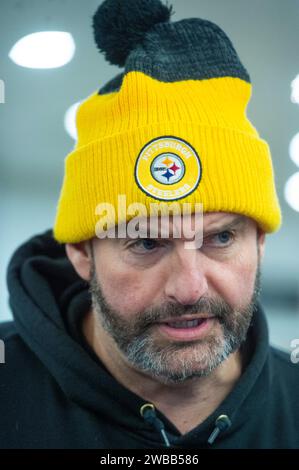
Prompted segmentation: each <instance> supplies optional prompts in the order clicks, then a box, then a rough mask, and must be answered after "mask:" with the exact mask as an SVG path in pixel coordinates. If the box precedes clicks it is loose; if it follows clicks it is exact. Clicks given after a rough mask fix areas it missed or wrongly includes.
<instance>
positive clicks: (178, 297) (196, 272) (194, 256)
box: [165, 248, 208, 305]
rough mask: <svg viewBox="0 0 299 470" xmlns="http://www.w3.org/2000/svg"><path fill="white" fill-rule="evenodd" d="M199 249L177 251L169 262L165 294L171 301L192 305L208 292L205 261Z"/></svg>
mask: <svg viewBox="0 0 299 470" xmlns="http://www.w3.org/2000/svg"><path fill="white" fill-rule="evenodd" d="M201 261H202V260H201V259H200V254H199V252H198V250H196V249H194V250H186V249H184V248H183V251H180V252H178V251H176V252H175V253H174V254H173V257H172V259H171V260H170V263H169V275H168V278H167V281H166V284H165V295H166V297H167V298H168V299H169V300H171V301H176V302H179V303H181V304H183V305H192V304H194V303H196V302H197V301H198V300H199V299H200V297H202V296H203V295H206V294H207V292H208V281H207V278H206V273H205V267H204V263H203V262H201Z"/></svg>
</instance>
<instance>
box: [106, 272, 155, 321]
mask: <svg viewBox="0 0 299 470" xmlns="http://www.w3.org/2000/svg"><path fill="white" fill-rule="evenodd" d="M100 279H101V286H102V289H103V293H104V296H105V298H106V300H107V302H108V303H109V304H110V306H111V307H112V308H113V309H114V310H116V311H117V312H118V313H119V314H120V315H122V316H124V317H129V316H133V315H134V314H136V313H137V312H141V311H143V310H144V309H146V308H149V307H150V306H152V305H153V303H154V301H155V298H156V296H157V297H158V295H159V289H160V287H159V286H160V285H161V282H160V278H159V276H157V275H156V274H155V275H153V273H151V272H140V271H138V272H136V271H135V270H134V269H126V270H124V271H121V270H116V269H113V270H111V271H108V270H107V269H103V271H102V272H100Z"/></svg>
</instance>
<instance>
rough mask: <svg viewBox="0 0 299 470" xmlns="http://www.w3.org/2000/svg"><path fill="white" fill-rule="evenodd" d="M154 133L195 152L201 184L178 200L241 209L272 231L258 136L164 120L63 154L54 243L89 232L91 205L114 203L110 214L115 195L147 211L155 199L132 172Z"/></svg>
mask: <svg viewBox="0 0 299 470" xmlns="http://www.w3.org/2000/svg"><path fill="white" fill-rule="evenodd" d="M160 136H161V137H163V136H174V137H176V138H178V139H180V138H182V139H184V141H187V142H189V143H190V144H191V145H192V147H193V148H194V149H195V151H196V152H197V154H198V156H199V159H200V162H201V171H202V174H201V180H200V184H199V185H198V187H197V188H196V189H195V190H194V191H193V192H192V193H191V194H189V195H188V196H187V197H185V198H184V202H189V203H192V204H195V203H202V204H203V211H204V212H211V211H225V212H236V213H240V214H244V215H246V216H248V217H252V218H253V219H255V220H256V222H257V223H258V224H259V226H260V227H261V229H262V230H264V231H265V232H267V233H270V232H274V231H275V230H277V229H278V228H279V226H280V224H281V213H280V207H279V202H278V198H277V194H276V190H275V184H274V174H273V167H272V161H271V156H270V151H269V147H268V144H267V143H266V142H265V141H264V140H262V139H260V138H256V137H254V136H252V135H249V134H247V133H244V132H240V131H237V130H234V129H230V128H223V127H213V126H203V125H196V124H194V122H193V123H187V122H176V123H170V122H167V123H158V124H153V125H148V126H146V127H141V128H137V129H135V130H133V131H130V132H126V133H122V134H117V135H113V136H109V137H107V138H104V139H101V140H100V141H94V142H91V143H90V144H88V145H86V146H84V147H81V148H80V149H77V150H74V151H73V152H71V153H70V154H69V155H68V156H67V158H66V161H65V176H64V182H63V186H62V190H61V194H60V200H59V203H58V208H57V216H56V221H55V226H54V236H55V238H56V239H57V240H58V241H59V242H61V243H66V242H68V243H75V242H79V241H82V240H87V239H90V238H92V237H94V236H96V233H95V227H96V223H97V221H98V215H97V214H96V207H97V205H98V204H99V203H103V202H106V203H110V204H113V205H114V207H115V211H116V215H117V204H118V195H126V201H127V205H129V204H131V203H134V202H139V203H143V204H144V205H145V206H146V207H147V208H148V210H149V209H150V203H157V202H158V201H157V200H156V199H154V198H152V197H150V196H149V195H147V194H146V193H145V192H143V191H142V189H141V188H140V187H139V186H138V184H137V182H136V180H135V175H134V169H135V163H136V158H137V156H138V154H139V153H140V151H141V149H142V148H143V147H144V146H145V145H146V144H147V143H148V142H150V141H151V140H153V139H157V138H159V137H160ZM116 156H117V158H115V157H116ZM165 202H166V203H168V201H165ZM123 221H124V220H122V219H117V220H116V223H120V222H123Z"/></svg>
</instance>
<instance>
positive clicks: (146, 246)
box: [130, 238, 159, 253]
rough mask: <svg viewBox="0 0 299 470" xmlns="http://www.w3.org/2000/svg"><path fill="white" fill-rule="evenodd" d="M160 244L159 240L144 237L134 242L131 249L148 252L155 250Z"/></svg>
mask: <svg viewBox="0 0 299 470" xmlns="http://www.w3.org/2000/svg"><path fill="white" fill-rule="evenodd" d="M158 246H159V242H158V241H157V240H152V239H151V238H143V239H141V240H137V241H136V242H134V243H132V244H131V245H130V249H132V250H133V251H135V252H136V253H146V252H150V251H153V250H155V248H157V247H158Z"/></svg>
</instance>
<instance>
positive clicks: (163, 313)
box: [90, 259, 261, 385]
mask: <svg viewBox="0 0 299 470" xmlns="http://www.w3.org/2000/svg"><path fill="white" fill-rule="evenodd" d="M90 279H91V280H90V293H91V298H92V307H93V311H94V312H95V313H96V315H97V320H99V321H100V324H101V325H102V327H103V329H104V330H105V331H106V332H107V334H108V335H110V336H111V337H112V338H113V340H114V342H115V344H116V346H117V348H118V349H119V351H120V352H121V353H122V354H123V356H124V357H125V359H126V360H127V362H128V363H129V364H130V365H131V366H133V367H134V368H136V369H137V370H140V371H141V372H143V373H146V374H148V375H150V376H151V377H153V378H155V379H156V380H158V381H159V382H161V383H164V384H169V385H170V384H178V383H183V382H185V381H187V380H190V379H192V378H195V377H204V376H208V375H209V374H210V373H211V372H212V371H213V370H215V369H216V368H217V367H218V366H219V365H220V364H221V363H222V362H223V361H224V360H225V359H227V358H228V356H229V355H230V354H232V353H233V352H235V351H237V350H238V349H239V348H240V347H241V345H242V344H243V343H244V342H245V340H246V337H247V333H248V329H249V326H250V324H251V321H252V317H253V313H254V310H255V309H256V306H257V299H258V296H259V294H260V286H261V269H260V259H258V266H257V272H256V278H255V285H254V291H253V294H252V298H251V301H250V302H249V304H248V305H246V306H245V307H244V308H242V309H240V310H235V309H233V308H232V307H231V306H230V305H229V304H228V303H226V302H225V301H224V300H223V299H214V298H204V297H202V298H200V299H199V300H198V302H196V304H193V305H181V304H174V303H170V304H163V305H161V306H159V307H155V308H149V309H146V310H144V311H142V312H138V313H136V314H135V315H134V318H130V319H126V318H124V317H123V316H121V315H120V314H119V312H117V311H115V310H114V309H113V308H112V307H111V305H109V304H108V302H107V300H106V298H105V296H104V294H103V291H102V288H101V285H100V282H99V281H98V279H97V276H96V270H95V263H94V259H93V260H92V267H91V278H90ZM200 312H205V313H208V314H210V315H213V316H215V317H216V318H215V319H214V320H213V321H214V322H217V325H216V326H217V328H216V330H217V331H218V334H215V330H214V329H213V328H212V329H211V334H209V335H205V337H204V338H203V339H200V340H192V341H179V342H176V341H171V340H169V341H168V342H167V344H165V340H164V341H163V342H161V341H159V339H158V338H157V336H156V334H155V332H154V331H153V329H154V328H157V327H156V326H155V325H153V324H154V323H156V322H157V321H160V322H161V321H163V320H164V319H169V318H174V317H180V316H183V315H187V314H188V315H192V314H194V315H196V314H197V315H198V314H199V313H200Z"/></svg>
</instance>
